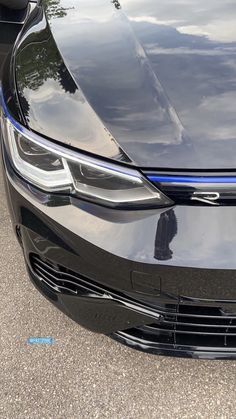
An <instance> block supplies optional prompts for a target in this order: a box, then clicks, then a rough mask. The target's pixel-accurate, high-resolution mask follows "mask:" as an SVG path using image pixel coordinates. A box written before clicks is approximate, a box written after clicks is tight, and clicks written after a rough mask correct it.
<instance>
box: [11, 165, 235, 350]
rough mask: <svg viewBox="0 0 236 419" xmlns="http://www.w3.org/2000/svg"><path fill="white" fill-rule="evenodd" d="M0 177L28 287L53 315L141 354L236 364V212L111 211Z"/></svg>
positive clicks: (184, 208) (223, 209)
mask: <svg viewBox="0 0 236 419" xmlns="http://www.w3.org/2000/svg"><path fill="white" fill-rule="evenodd" d="M4 171H5V179H6V190H7V196H8V203H9V208H10V212H11V216H12V220H13V224H14V228H15V229H16V232H17V235H18V238H19V241H20V243H21V245H22V248H23V252H24V256H25V260H26V264H27V268H28V271H29V274H30V277H31V279H32V281H33V283H34V284H35V286H36V287H37V288H38V289H39V290H40V292H42V293H43V294H44V295H45V296H46V297H47V298H48V299H49V300H50V301H51V302H52V303H53V304H55V305H56V306H57V307H58V308H59V309H61V310H62V311H63V312H64V313H66V314H67V315H69V316H70V317H71V318H72V319H73V320H75V321H77V322H79V323H80V324H81V325H82V326H84V327H86V328H88V329H90V330H92V331H94V332H99V333H105V334H109V335H112V337H114V338H115V339H117V340H119V341H121V342H122V343H125V344H128V345H129V346H132V347H134V348H137V349H140V350H145V351H149V352H152V353H158V354H165V355H176V356H188V357H196V358H236V284H235V281H236V258H235V248H236V227H235V225H236V224H235V221H236V211H235V208H233V207H218V208H209V207H188V206H182V207H181V206H177V207H175V208H172V209H169V210H168V211H165V210H163V209H162V210H155V211H153V210H152V211H142V212H137V211H136V212H128V211H117V210H111V209H105V208H102V207H99V206H96V205H93V204H90V203H85V202H83V201H80V200H78V199H72V198H68V197H65V196H61V195H60V196H59V195H48V194H45V193H42V192H40V191H38V190H36V189H34V188H32V186H30V185H29V184H27V183H26V182H24V181H23V180H22V179H20V178H19V177H18V176H16V174H15V173H14V171H13V170H12V168H11V166H10V164H9V162H8V161H6V159H4ZM35 261H36V262H35Z"/></svg>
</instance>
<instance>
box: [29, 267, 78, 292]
mask: <svg viewBox="0 0 236 419" xmlns="http://www.w3.org/2000/svg"><path fill="white" fill-rule="evenodd" d="M34 266H35V268H37V269H38V270H39V272H43V273H44V275H47V276H49V277H51V278H52V279H53V280H54V281H55V282H56V281H57V282H59V284H58V286H61V284H60V282H65V283H69V284H72V285H74V286H75V287H77V285H78V284H77V283H76V282H74V281H71V280H70V281H68V280H67V279H64V278H57V277H56V276H54V275H52V274H51V273H50V272H47V271H46V270H45V269H43V268H42V267H41V266H39V265H38V264H37V263H35V264H34ZM58 274H60V273H59V272H58Z"/></svg>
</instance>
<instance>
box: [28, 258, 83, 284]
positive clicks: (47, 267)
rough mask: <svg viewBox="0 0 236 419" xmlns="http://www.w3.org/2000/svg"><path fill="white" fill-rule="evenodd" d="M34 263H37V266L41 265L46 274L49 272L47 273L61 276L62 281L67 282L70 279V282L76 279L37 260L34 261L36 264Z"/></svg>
mask: <svg viewBox="0 0 236 419" xmlns="http://www.w3.org/2000/svg"><path fill="white" fill-rule="evenodd" d="M35 263H37V264H39V265H42V266H43V268H44V269H46V270H47V272H48V270H49V271H51V272H53V274H54V275H63V280H64V279H67V278H68V281H69V280H70V279H72V280H75V279H76V277H75V276H74V275H71V274H69V273H67V272H62V271H58V270H57V269H56V268H53V266H52V265H49V264H48V263H45V262H43V261H42V260H41V259H39V258H37V259H36V262H35Z"/></svg>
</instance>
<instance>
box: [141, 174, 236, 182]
mask: <svg viewBox="0 0 236 419" xmlns="http://www.w3.org/2000/svg"><path fill="white" fill-rule="evenodd" d="M147 178H148V179H149V180H151V181H152V182H159V183H236V176H172V175H149V176H147Z"/></svg>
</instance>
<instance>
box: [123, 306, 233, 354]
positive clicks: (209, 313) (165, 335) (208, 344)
mask: <svg viewBox="0 0 236 419" xmlns="http://www.w3.org/2000/svg"><path fill="white" fill-rule="evenodd" d="M173 308H174V310H175V312H174V313H168V312H165V313H164V312H163V313H162V317H161V320H160V322H158V323H152V324H149V325H145V326H142V327H138V328H135V329H130V330H127V331H126V332H125V333H127V334H128V335H130V336H132V337H133V338H137V339H138V340H142V341H143V342H145V343H149V344H150V345H152V344H154V345H155V344H158V345H161V344H168V345H171V346H172V347H176V348H177V347H180V346H181V347H183V346H191V347H195V348H196V347H197V348H202V349H205V348H222V349H223V348H225V349H226V348H236V303H235V314H229V315H228V314H226V313H224V312H222V310H221V309H220V308H217V307H204V306H194V305H181V304H179V305H176V306H173ZM231 308H232V304H231Z"/></svg>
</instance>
